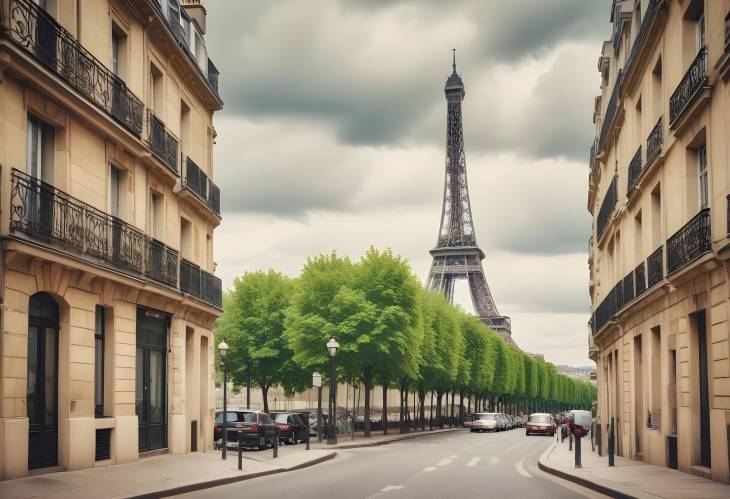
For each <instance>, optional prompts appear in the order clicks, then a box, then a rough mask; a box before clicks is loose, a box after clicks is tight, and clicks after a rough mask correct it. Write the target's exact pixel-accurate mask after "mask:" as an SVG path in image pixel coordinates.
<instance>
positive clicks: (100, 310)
mask: <svg viewBox="0 0 730 499" xmlns="http://www.w3.org/2000/svg"><path fill="white" fill-rule="evenodd" d="M94 349H95V358H94V415H95V416H96V417H101V416H103V415H104V307H102V306H101V305H97V306H96V327H95V329H94Z"/></svg>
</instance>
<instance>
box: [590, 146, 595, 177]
mask: <svg viewBox="0 0 730 499" xmlns="http://www.w3.org/2000/svg"><path fill="white" fill-rule="evenodd" d="M589 164H590V167H591V171H595V170H596V143H595V142H594V143H593V144H591V153H590V156H589Z"/></svg>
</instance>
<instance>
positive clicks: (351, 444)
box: [310, 427, 464, 449]
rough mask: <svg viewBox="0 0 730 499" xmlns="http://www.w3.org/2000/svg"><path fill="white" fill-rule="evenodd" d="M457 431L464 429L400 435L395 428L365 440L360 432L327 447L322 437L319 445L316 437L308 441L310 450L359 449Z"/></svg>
mask: <svg viewBox="0 0 730 499" xmlns="http://www.w3.org/2000/svg"><path fill="white" fill-rule="evenodd" d="M459 430H461V431H464V428H462V427H458V428H444V429H439V430H433V431H428V430H426V431H413V430H411V431H410V432H409V433H403V434H401V433H399V432H398V429H397V428H396V429H395V430H393V429H391V430H389V432H388V434H387V435H383V432H382V431H374V432H372V436H371V437H370V438H365V437H364V436H363V434H362V432H357V433H355V438H354V439H353V438H352V436H350V435H338V436H337V445H327V443H326V438H324V437H322V442H321V443H320V442H317V437H316V436H312V437H311V440H310V446H311V447H312V449H356V448H359V447H375V446H377V445H385V444H389V443H392V442H399V441H401V440H410V439H412V438H418V437H426V436H428V435H438V434H440V433H448V432H452V431H459Z"/></svg>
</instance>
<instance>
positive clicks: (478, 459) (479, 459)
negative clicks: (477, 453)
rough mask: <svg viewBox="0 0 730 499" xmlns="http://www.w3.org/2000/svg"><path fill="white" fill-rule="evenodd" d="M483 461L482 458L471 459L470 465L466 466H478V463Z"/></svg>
mask: <svg viewBox="0 0 730 499" xmlns="http://www.w3.org/2000/svg"><path fill="white" fill-rule="evenodd" d="M481 460H482V458H481V457H474V458H472V459H471V461H469V462H468V463H466V465H467V466H476V465H477V463H478V462H479V461H481Z"/></svg>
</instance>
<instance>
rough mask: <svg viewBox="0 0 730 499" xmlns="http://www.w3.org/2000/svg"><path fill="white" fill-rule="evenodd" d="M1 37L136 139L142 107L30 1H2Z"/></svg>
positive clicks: (127, 90) (138, 132) (122, 83)
mask: <svg viewBox="0 0 730 499" xmlns="http://www.w3.org/2000/svg"><path fill="white" fill-rule="evenodd" d="M0 6H2V9H3V12H2V16H1V17H2V30H3V35H4V36H6V37H8V38H10V39H11V40H12V41H13V42H14V43H15V44H17V45H18V46H20V47H21V48H23V49H24V50H26V51H27V52H29V53H30V54H32V55H33V56H34V57H35V58H36V59H37V60H38V61H39V62H40V63H41V64H43V65H44V66H45V67H47V68H48V69H49V70H51V71H53V72H54V73H55V74H56V75H58V76H59V77H60V78H61V79H62V80H63V81H65V82H66V83H68V84H69V85H70V86H71V87H73V88H74V89H75V90H76V91H78V92H80V93H81V94H83V95H84V96H85V97H86V98H87V99H89V100H90V101H91V102H92V103H94V105H96V106H97V107H99V108H100V109H101V110H103V111H104V112H105V113H107V114H108V115H109V116H111V117H112V118H113V119H114V120H116V121H118V122H119V123H120V124H121V125H122V126H124V127H125V128H126V129H127V130H129V131H130V132H132V133H133V134H134V135H136V136H137V137H141V136H142V119H143V118H142V115H143V109H144V106H143V104H142V101H140V100H139V99H138V98H137V97H136V96H135V95H134V94H133V93H132V92H131V91H130V90H129V89H128V88H127V86H126V84H125V83H124V81H122V80H121V79H120V78H119V77H118V76H116V75H115V74H114V73H112V72H111V71H110V70H109V69H107V68H106V66H104V64H102V63H101V62H100V61H99V60H98V59H96V58H95V57H94V56H93V55H91V53H90V52H88V51H87V50H86V49H85V48H84V47H82V46H81V44H79V42H78V41H76V40H75V39H74V38H73V36H72V35H71V33H69V32H68V31H66V30H65V29H64V28H63V27H62V26H61V25H60V24H58V23H57V22H56V20H55V19H54V18H53V17H51V16H50V15H49V14H48V13H47V12H46V11H45V10H43V9H41V8H40V7H38V6H37V5H36V4H35V3H34V2H32V1H31V0H2V3H0Z"/></svg>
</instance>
